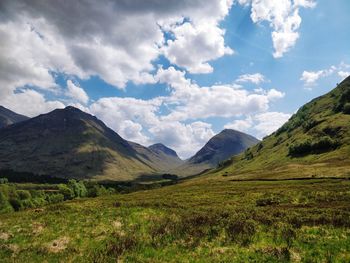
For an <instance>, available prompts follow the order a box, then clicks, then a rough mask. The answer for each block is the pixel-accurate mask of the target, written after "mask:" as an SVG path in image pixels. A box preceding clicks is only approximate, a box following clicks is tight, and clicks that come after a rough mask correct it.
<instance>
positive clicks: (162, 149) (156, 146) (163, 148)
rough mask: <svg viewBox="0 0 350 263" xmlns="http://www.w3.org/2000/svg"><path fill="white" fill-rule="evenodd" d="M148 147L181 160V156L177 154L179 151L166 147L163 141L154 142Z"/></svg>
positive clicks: (155, 151)
mask: <svg viewBox="0 0 350 263" xmlns="http://www.w3.org/2000/svg"><path fill="white" fill-rule="evenodd" d="M148 149H150V150H151V151H152V152H154V153H158V154H164V155H166V156H169V157H172V158H174V159H177V160H178V161H181V159H180V158H179V156H178V155H177V153H176V152H175V151H174V150H173V149H170V148H168V147H166V146H165V145H164V144H162V143H156V144H153V145H151V146H148Z"/></svg>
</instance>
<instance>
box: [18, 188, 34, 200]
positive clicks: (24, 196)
mask: <svg viewBox="0 0 350 263" xmlns="http://www.w3.org/2000/svg"><path fill="white" fill-rule="evenodd" d="M16 192H17V195H18V198H19V199H20V200H27V199H31V198H32V195H31V194H30V192H29V191H28V190H17V191H16Z"/></svg>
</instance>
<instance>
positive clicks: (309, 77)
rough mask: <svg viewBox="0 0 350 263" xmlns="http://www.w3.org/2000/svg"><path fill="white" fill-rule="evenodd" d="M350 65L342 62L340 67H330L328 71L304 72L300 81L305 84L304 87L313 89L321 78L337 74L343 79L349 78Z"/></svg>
mask: <svg viewBox="0 0 350 263" xmlns="http://www.w3.org/2000/svg"><path fill="white" fill-rule="evenodd" d="M349 68H350V65H348V64H346V63H344V62H341V63H340V64H339V65H338V66H334V65H333V66H330V67H329V68H328V69H322V70H318V71H307V70H304V71H303V73H302V75H301V77H300V80H301V81H303V82H304V86H306V87H308V88H311V87H312V86H314V85H316V83H317V81H318V80H319V79H321V78H325V77H328V76H331V75H333V74H335V73H337V75H338V76H339V77H341V78H342V79H344V78H346V77H348V76H349V75H350V72H349V71H347V70H349Z"/></svg>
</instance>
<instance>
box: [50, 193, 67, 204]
mask: <svg viewBox="0 0 350 263" xmlns="http://www.w3.org/2000/svg"><path fill="white" fill-rule="evenodd" d="M47 200H48V202H49V203H50V204H56V203H59V202H62V201H64V195H63V194H51V195H48V196H47Z"/></svg>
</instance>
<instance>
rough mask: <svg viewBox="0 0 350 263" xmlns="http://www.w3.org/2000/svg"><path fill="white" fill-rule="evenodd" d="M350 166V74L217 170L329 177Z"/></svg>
mask: <svg viewBox="0 0 350 263" xmlns="http://www.w3.org/2000/svg"><path fill="white" fill-rule="evenodd" d="M349 168H350V77H348V78H346V79H345V80H344V81H342V82H341V83H340V84H339V85H337V87H336V88H334V89H333V90H332V91H330V92H329V93H327V94H325V95H323V96H321V97H318V98H316V99H314V100H312V101H310V102H309V103H307V104H305V105H304V106H302V107H301V108H300V109H299V110H298V111H297V113H296V114H294V115H293V116H292V117H291V118H290V119H289V121H288V122H286V123H285V124H284V125H283V126H282V127H281V128H280V129H278V130H277V131H276V132H274V133H273V134H271V135H270V136H268V137H266V138H264V140H263V141H262V142H260V143H259V144H257V145H256V146H254V147H252V148H250V149H249V150H247V151H246V152H245V153H244V154H241V155H238V156H235V157H233V158H232V159H231V161H229V162H227V163H226V166H225V167H224V168H223V169H222V170H220V171H219V172H218V173H219V174H226V175H235V176H236V177H237V178H241V177H242V178H247V177H249V178H252V179H253V178H292V177H333V176H349V175H350V174H349V170H350V169H349ZM330 171H331V172H330Z"/></svg>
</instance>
